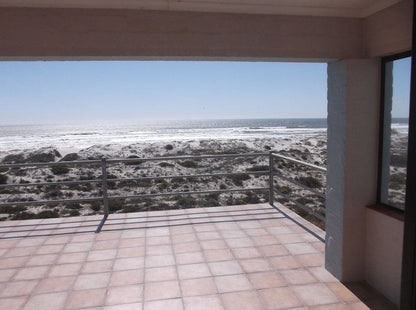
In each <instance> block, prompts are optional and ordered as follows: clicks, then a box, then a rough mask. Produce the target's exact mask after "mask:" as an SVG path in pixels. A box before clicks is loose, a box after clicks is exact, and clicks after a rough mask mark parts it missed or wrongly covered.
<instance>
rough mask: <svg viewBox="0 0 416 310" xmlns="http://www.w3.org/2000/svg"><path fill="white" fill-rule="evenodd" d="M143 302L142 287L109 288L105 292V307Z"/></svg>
mask: <svg viewBox="0 0 416 310" xmlns="http://www.w3.org/2000/svg"><path fill="white" fill-rule="evenodd" d="M142 300H143V285H128V286H115V287H110V288H109V289H108V291H107V297H106V301H105V304H106V305H118V304H128V303H138V302H141V301H142Z"/></svg>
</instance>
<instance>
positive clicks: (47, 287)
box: [36, 276, 76, 293]
mask: <svg viewBox="0 0 416 310" xmlns="http://www.w3.org/2000/svg"><path fill="white" fill-rule="evenodd" d="M75 279H76V278H75V276H70V277H56V278H46V279H43V280H42V281H41V282H40V283H39V286H38V287H37V290H36V291H37V293H52V292H62V291H68V290H69V289H70V288H71V287H72V285H73V283H74V282H75Z"/></svg>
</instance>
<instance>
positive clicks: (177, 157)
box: [107, 153, 269, 163]
mask: <svg viewBox="0 0 416 310" xmlns="http://www.w3.org/2000/svg"><path fill="white" fill-rule="evenodd" d="M258 156H269V153H243V154H217V155H190V156H161V157H147V158H140V157H138V158H116V159H108V160H107V163H120V162H122V163H124V162H136V161H141V162H144V161H163V160H186V159H207V158H227V157H228V158H229V157H231V158H233V157H258Z"/></svg>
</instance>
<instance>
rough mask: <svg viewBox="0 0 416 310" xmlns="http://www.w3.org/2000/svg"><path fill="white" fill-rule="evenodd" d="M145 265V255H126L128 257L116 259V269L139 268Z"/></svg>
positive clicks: (114, 267)
mask: <svg viewBox="0 0 416 310" xmlns="http://www.w3.org/2000/svg"><path fill="white" fill-rule="evenodd" d="M143 267H144V258H143V257H126V258H117V259H116V260H115V261H114V266H113V269H114V270H128V269H138V268H143Z"/></svg>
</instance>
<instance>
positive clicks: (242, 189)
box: [108, 187, 269, 200]
mask: <svg viewBox="0 0 416 310" xmlns="http://www.w3.org/2000/svg"><path fill="white" fill-rule="evenodd" d="M268 189H269V188H268V187H251V188H232V189H222V190H208V191H193V192H170V193H159V194H141V195H128V196H108V199H109V200H110V199H133V198H149V197H160V196H182V195H197V194H219V193H228V192H246V191H259V190H268Z"/></svg>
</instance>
